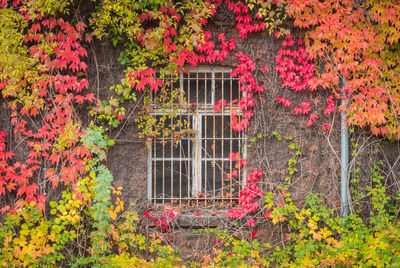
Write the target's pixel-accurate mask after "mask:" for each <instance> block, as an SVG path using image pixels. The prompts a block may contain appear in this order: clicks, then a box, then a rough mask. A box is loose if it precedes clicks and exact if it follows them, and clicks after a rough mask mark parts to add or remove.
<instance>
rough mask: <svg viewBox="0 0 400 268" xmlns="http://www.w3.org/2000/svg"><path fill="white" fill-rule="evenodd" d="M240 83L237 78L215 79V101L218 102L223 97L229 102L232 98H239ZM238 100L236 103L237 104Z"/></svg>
mask: <svg viewBox="0 0 400 268" xmlns="http://www.w3.org/2000/svg"><path fill="white" fill-rule="evenodd" d="M239 96H240V91H239V83H238V81H237V80H233V79H232V80H231V79H230V78H229V79H223V80H218V79H216V80H215V101H216V102H218V101H219V100H220V99H221V98H224V99H225V100H226V101H227V102H228V103H229V102H230V101H232V100H235V99H237V100H238V99H239ZM237 105H238V102H236V103H235V104H234V106H237Z"/></svg>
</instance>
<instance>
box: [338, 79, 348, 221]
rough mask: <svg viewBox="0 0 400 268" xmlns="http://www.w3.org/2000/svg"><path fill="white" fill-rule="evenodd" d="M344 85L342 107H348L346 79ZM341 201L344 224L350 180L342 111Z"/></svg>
mask: <svg viewBox="0 0 400 268" xmlns="http://www.w3.org/2000/svg"><path fill="white" fill-rule="evenodd" d="M341 84H342V92H341V96H342V100H341V105H342V106H343V107H345V106H346V100H345V97H346V92H344V87H345V85H346V79H345V78H341ZM340 160H341V161H340V167H341V172H340V179H341V181H340V201H341V214H342V222H344V218H345V217H346V216H347V215H349V193H348V187H347V186H348V179H349V130H348V128H347V124H346V112H345V111H343V110H342V111H340Z"/></svg>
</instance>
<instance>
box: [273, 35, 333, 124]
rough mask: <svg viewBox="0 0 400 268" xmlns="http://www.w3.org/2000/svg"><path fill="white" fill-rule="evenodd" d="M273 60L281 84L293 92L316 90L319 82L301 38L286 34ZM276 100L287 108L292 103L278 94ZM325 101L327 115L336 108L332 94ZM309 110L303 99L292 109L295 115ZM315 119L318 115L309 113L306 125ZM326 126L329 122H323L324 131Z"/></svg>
mask: <svg viewBox="0 0 400 268" xmlns="http://www.w3.org/2000/svg"><path fill="white" fill-rule="evenodd" d="M276 37H277V38H278V37H279V35H276ZM275 61H276V66H275V71H276V72H277V73H278V74H279V78H280V79H281V80H282V82H281V84H282V86H284V87H287V88H289V89H292V90H293V91H294V92H302V91H305V90H310V91H315V90H317V87H318V86H319V85H320V83H319V82H318V80H317V78H316V77H315V75H314V68H315V67H314V63H313V62H312V59H311V58H310V56H309V55H308V54H307V52H306V51H305V49H304V47H303V40H302V39H298V40H297V41H295V40H294V39H293V38H292V35H290V34H288V35H286V37H285V38H284V40H283V41H282V48H281V49H280V50H279V51H278V54H277V56H276V58H275ZM276 100H277V101H278V103H282V104H283V106H285V107H287V108H289V107H290V106H291V105H292V101H291V100H289V99H286V98H283V97H282V96H278V97H277V98H276ZM326 102H327V104H328V105H327V107H326V108H325V109H324V114H325V115H329V114H330V113H332V112H334V111H335V108H336V106H335V102H334V100H333V96H330V97H329V98H328V99H327V100H326ZM310 111H311V106H310V101H303V102H302V103H301V105H297V106H296V107H295V108H294V109H293V112H294V113H295V114H296V115H300V114H303V115H306V114H309V113H310ZM317 119H318V115H317V114H316V113H312V114H310V117H309V120H308V121H307V126H309V127H311V126H312V125H313V124H314V122H316V120H317ZM328 127H329V124H327V123H325V124H324V131H326V130H327V129H328Z"/></svg>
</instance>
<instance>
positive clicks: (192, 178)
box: [148, 69, 244, 206]
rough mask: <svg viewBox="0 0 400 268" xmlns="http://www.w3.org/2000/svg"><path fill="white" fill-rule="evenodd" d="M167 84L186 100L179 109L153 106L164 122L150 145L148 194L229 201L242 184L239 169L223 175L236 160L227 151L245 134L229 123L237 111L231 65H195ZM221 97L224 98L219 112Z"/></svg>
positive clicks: (165, 199)
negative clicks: (205, 67) (234, 128)
mask: <svg viewBox="0 0 400 268" xmlns="http://www.w3.org/2000/svg"><path fill="white" fill-rule="evenodd" d="M171 84H172V85H173V86H174V87H175V88H177V89H179V90H178V92H181V94H182V96H184V98H185V101H184V102H181V103H180V104H179V105H178V108H177V109H176V108H175V109H170V110H168V109H167V110H166V108H165V107H162V105H161V107H158V108H156V109H155V110H154V113H155V115H156V117H158V119H162V118H164V119H165V118H166V119H165V120H166V121H165V124H164V127H165V133H163V134H162V135H161V137H160V138H157V139H154V140H153V141H152V144H151V149H150V150H149V160H148V166H149V173H148V186H149V187H148V198H149V199H150V200H151V201H152V202H154V203H173V204H179V205H182V204H187V205H189V206H192V205H195V206H199V205H201V206H203V205H205V206H210V205H211V206H217V205H221V204H224V206H226V205H230V206H232V205H233V204H234V203H235V202H236V199H237V196H238V194H239V191H240V187H241V185H242V184H243V183H244V182H243V178H244V175H243V174H242V172H241V171H240V170H239V172H238V176H237V177H235V178H234V179H229V180H228V179H226V175H227V174H228V173H229V172H230V171H231V170H232V169H233V168H234V165H235V162H233V161H230V160H229V158H228V156H229V154H230V153H231V152H239V151H240V149H241V148H242V147H243V146H242V145H243V142H244V135H243V134H242V133H240V134H239V133H237V132H236V131H233V130H232V127H231V121H232V120H231V112H236V113H237V112H239V106H238V103H239V98H240V89H239V83H238V80H237V79H235V78H232V77H231V75H230V70H229V69H196V70H192V71H189V72H188V73H184V74H181V76H180V79H179V80H178V81H175V82H174V83H171ZM221 98H223V99H225V100H226V101H227V103H226V105H225V108H222V109H220V111H218V112H217V111H216V110H215V109H214V107H215V104H216V103H217V102H218V101H219V100H220V99H221ZM165 113H169V115H170V116H168V117H165V115H164V116H163V114H165ZM184 129H186V130H184ZM188 130H189V131H188Z"/></svg>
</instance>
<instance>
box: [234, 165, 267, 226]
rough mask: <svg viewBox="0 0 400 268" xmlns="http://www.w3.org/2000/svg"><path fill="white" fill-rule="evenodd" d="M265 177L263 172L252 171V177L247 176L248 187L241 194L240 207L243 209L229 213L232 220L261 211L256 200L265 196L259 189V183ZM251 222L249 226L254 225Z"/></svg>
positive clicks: (236, 209)
mask: <svg viewBox="0 0 400 268" xmlns="http://www.w3.org/2000/svg"><path fill="white" fill-rule="evenodd" d="M263 175H264V172H263V171H262V170H258V171H257V170H252V171H251V172H250V175H249V176H247V178H246V181H247V184H246V187H245V188H244V189H243V190H242V191H241V192H240V195H239V205H240V206H241V208H235V209H232V210H230V211H228V213H227V217H228V218H231V219H239V218H243V217H245V216H246V215H248V214H251V213H254V212H255V211H256V210H257V209H259V207H260V204H259V203H258V201H257V200H256V199H257V198H258V197H262V196H263V192H262V191H261V190H260V189H259V188H258V186H257V182H258V181H259V179H260V178H261V177H262V176H263ZM252 223H253V222H252V221H250V223H249V225H252Z"/></svg>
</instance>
